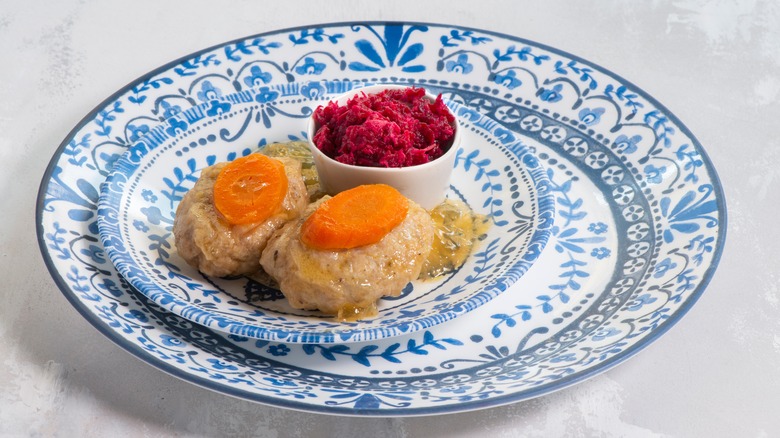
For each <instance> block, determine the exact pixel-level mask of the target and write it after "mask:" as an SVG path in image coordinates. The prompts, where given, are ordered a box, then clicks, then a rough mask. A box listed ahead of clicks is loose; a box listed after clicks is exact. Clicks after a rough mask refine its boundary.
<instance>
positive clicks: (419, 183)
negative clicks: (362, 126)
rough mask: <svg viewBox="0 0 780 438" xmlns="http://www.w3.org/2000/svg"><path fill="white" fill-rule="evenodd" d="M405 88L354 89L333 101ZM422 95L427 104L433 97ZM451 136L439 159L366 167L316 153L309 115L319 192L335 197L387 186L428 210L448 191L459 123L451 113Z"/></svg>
mask: <svg viewBox="0 0 780 438" xmlns="http://www.w3.org/2000/svg"><path fill="white" fill-rule="evenodd" d="M409 87H410V86H407V85H372V86H368V87H363V88H358V89H355V90H352V91H349V92H347V93H345V94H342V95H341V96H339V97H338V98H336V99H334V100H333V101H335V102H336V103H338V104H339V105H345V104H346V103H347V101H348V100H349V99H351V98H352V97H354V96H355V95H357V94H359V93H365V94H367V95H368V94H377V93H380V92H381V91H383V90H392V89H404V88H409ZM425 96H426V98H427V99H429V100H430V101H431V102H433V101H435V100H436V96H434V95H433V94H431V93H428V92H427V91H426V93H425ZM450 113H451V114H452V115H453V117H455V136H454V138H453V141H452V145H451V146H450V147H449V149H447V150H446V151H445V152H444V154H443V155H442V156H440V157H439V158H436V159H435V160H433V161H429V162H428V163H425V164H418V165H416V166H409V167H393V168H386V167H366V166H355V165H351V164H344V163H340V162H338V161H336V160H334V159H332V158H330V157H328V156H327V155H325V154H324V153H322V151H320V150H319V149H318V148H317V146H316V145H315V144H314V134H315V133H316V132H317V129H318V128H319V126H318V125H317V123H315V121H314V116H313V114H312V116H311V117H309V126H308V137H309V148H310V149H311V153H312V155H314V164H315V166H316V167H317V174H318V175H319V179H320V186H321V187H322V190H323V191H324V192H325V193H327V194H329V195H335V194H337V193H340V192H342V191H344V190H348V189H351V188H354V187H357V186H360V185H363V184H387V185H389V186H392V187H395V188H396V189H397V190H398V191H399V192H401V193H402V194H403V195H404V196H406V197H407V198H409V199H411V200H412V201H414V202H416V203H418V204H420V206H422V207H423V208H425V209H427V210H430V209H432V208H434V207H436V206H437V205H439V204H440V203H441V202H443V201H444V199H445V197H446V195H447V191H449V188H450V175H451V174H452V169H453V166H454V164H455V153H456V151H457V149H458V147H459V146H460V137H461V136H460V133H461V129H460V124H459V122H458V118H457V117H456V116H455V113H453V112H452V111H450Z"/></svg>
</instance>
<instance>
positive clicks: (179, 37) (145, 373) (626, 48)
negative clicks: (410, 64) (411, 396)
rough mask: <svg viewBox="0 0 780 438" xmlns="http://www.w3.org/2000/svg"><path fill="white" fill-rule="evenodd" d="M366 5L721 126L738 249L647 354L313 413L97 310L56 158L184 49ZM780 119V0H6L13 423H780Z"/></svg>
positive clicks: (395, 432) (706, 133)
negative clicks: (414, 401)
mask: <svg viewBox="0 0 780 438" xmlns="http://www.w3.org/2000/svg"><path fill="white" fill-rule="evenodd" d="M324 5H327V9H325V6H324ZM323 9H325V10H323ZM350 20H411V21H429V22H438V23H446V24H454V25H463V26H469V27H476V28H482V29H488V30H493V31H497V32H502V33H506V34H512V35H516V36H519V37H523V38H526V39H530V40H533V41H537V42H540V43H543V44H546V45H550V46H553V47H556V48H559V49H562V50H565V51H567V52H570V53H573V54H575V55H578V56H580V57H582V58H584V59H587V60H590V61H592V62H594V63H596V64H598V65H600V66H602V67H605V68H607V69H609V70H611V71H614V72H616V73H618V74H620V75H621V76H623V77H624V78H626V79H628V80H629V81H631V82H633V83H635V84H637V85H638V86H639V87H640V88H642V89H644V90H645V91H646V92H648V93H649V94H650V95H652V96H653V97H655V98H656V99H658V100H659V101H660V102H662V103H663V104H664V105H665V106H666V107H667V108H669V109H670V111H672V112H673V113H675V114H676V115H677V116H678V117H679V118H680V119H681V120H682V121H683V122H684V123H685V124H686V125H687V126H688V128H690V130H691V131H692V132H693V133H694V135H696V136H697V138H698V139H699V140H700V142H701V143H702V144H703V145H704V147H705V149H706V150H707V152H708V153H709V155H710V158H711V159H712V161H713V162H714V164H715V167H716V168H717V170H718V171H719V173H720V177H721V179H722V182H723V186H724V189H725V192H726V196H727V202H728V208H729V230H728V240H727V244H726V250H725V253H724V255H723V258H722V261H721V264H720V268H719V270H718V272H717V273H716V275H715V278H714V279H713V281H712V283H711V284H710V287H709V288H708V290H707V291H706V292H705V294H704V296H703V297H702V299H701V300H700V301H699V302H698V303H697V305H696V306H695V307H694V308H693V310H692V311H691V312H690V313H689V314H688V315H687V316H686V317H685V318H684V319H683V320H682V321H681V322H680V323H679V324H678V325H676V326H675V327H674V328H673V329H672V330H671V331H670V332H669V333H667V334H666V335H665V336H663V337H662V338H661V339H660V340H659V341H657V342H656V343H654V344H653V345H651V346H650V347H649V348H647V349H646V350H645V351H644V352H642V353H641V354H640V355H638V356H637V357H635V358H633V359H631V360H630V361H628V362H627V363H625V364H622V365H621V366H619V367H617V368H615V369H613V370H611V371H609V372H607V373H605V374H603V375H601V376H599V377H596V378H593V379H591V380H589V381H587V382H585V383H582V384H579V385H577V386H574V387H572V388H569V389H566V390H563V391H560V392H557V393H554V394H551V395H548V396H546V397H542V398H539V399H535V400H531V401H528V402H525V403H518V404H514V405H510V406H505V407H501V408H494V409H489V410H485V411H480V412H472V413H464V414H457V415H450V416H438V417H429V418H406V419H361V418H339V417H329V416H322V415H314V414H304V413H296V412H292V411H285V410H281V409H277V408H271V407H265V406H261V405H257V404H252V403H249V402H244V401H241V400H236V399H232V398H229V397H226V396H223V395H220V394H216V393H212V392H210V391H207V390H205V389H201V388H198V387H195V386H193V385H190V384H188V383H184V382H182V381H179V380H178V379H175V378H173V377H170V376H168V375H166V374H163V373H162V372H160V371H158V370H156V369H154V368H153V367H151V366H149V365H147V364H145V363H142V362H141V361H139V360H136V359H135V358H133V357H132V356H131V355H130V354H127V353H126V352H124V351H123V350H121V349H120V348H118V347H117V346H115V345H114V344H112V343H111V342H110V341H108V340H107V339H106V338H104V337H103V336H102V335H101V334H100V333H99V332H98V331H97V330H95V329H94V328H93V327H92V326H90V325H89V324H88V323H87V322H86V321H84V320H83V319H82V318H81V317H80V315H79V314H78V313H77V312H76V311H75V310H74V309H73V308H72V307H70V305H69V304H68V303H67V301H66V300H65V298H64V297H63V296H62V294H61V293H60V292H59V290H58V289H57V287H56V286H55V285H54V282H53V281H52V280H51V279H50V278H49V276H48V274H47V273H46V269H45V267H44V264H43V261H42V258H41V256H40V254H39V250H38V246H37V244H36V235H35V225H34V210H35V198H36V193H37V189H38V185H39V183H40V179H41V176H42V175H43V172H44V169H45V167H46V165H47V163H48V161H49V159H50V157H51V155H52V154H53V152H54V151H55V149H56V148H57V146H58V145H59V143H60V141H62V139H63V138H64V137H65V135H66V134H67V133H68V131H69V130H70V129H71V128H72V127H73V126H74V125H75V124H76V123H78V121H79V120H81V118H82V117H83V116H84V115H85V114H86V113H88V112H89V111H90V110H91V109H92V108H93V107H94V106H95V105H96V104H97V103H99V102H100V101H101V100H102V99H103V98H105V97H106V96H108V95H110V94H111V93H113V92H114V91H115V90H117V89H118V88H120V87H122V86H123V85H125V84H126V83H128V82H130V81H131V80H133V79H134V78H136V77H138V76H140V75H141V74H143V73H146V72H147V71H149V70H152V69H153V68H156V67H157V66H159V65H161V64H164V63H166V62H167V61H170V60H172V59H175V58H178V57H179V56H181V55H184V54H187V53H190V52H193V51H195V50H198V49H201V48H204V47H207V46H211V45H214V44H218V43H221V42H223V41H227V40H231V39H235V38H239V37H242V36H246V35H250V34H255V33H259V32H265V31H271V30H275V29H281V28H286V27H291V26H299V25H306V24H317V23H324V22H336V21H350ZM778 120H780V3H777V2H775V1H773V0H745V1H738V0H714V1H705V0H678V1H668V0H655V1H652V2H635V1H630V0H626V1H618V0H608V1H577V2H573V1H572V2H569V1H490V0H480V1H478V2H477V1H475V0H472V1H463V0H436V1H427V2H422V1H419V0H392V1H383V2H380V1H358V0H352V1H345V0H341V1H331V2H319V1H304V0H284V1H277V2H270V1H266V2H253V1H238V0H231V1H225V2H219V3H217V2H207V1H202V0H198V1H166V2H159V1H151V0H142V1H133V2H119V1H111V2H108V1H106V2H98V1H94V0H61V1H57V2H44V1H22V0H0V166H2V172H0V212H2V216H1V217H2V219H0V220H1V221H2V222H1V223H2V227H0V278H2V280H3V285H2V286H1V287H0V302H1V303H2V305H0V361H1V363H2V366H0V435H2V436H8V435H10V436H130V435H132V436H221V435H243V436H247V435H258V436H269V437H277V436H278V437H282V436H306V437H308V436H376V437H406V436H426V437H436V436H442V437H444V436H446V437H455V436H472V435H477V434H479V435H483V436H488V435H489V436H491V437H515V436H528V437H554V436H607V437H612V436H615V437H622V436H631V437H655V436H674V437H684V436H691V437H699V436H724V437H725V436H748V437H769V436H777V433H778V431H780V416H779V415H778V414H777V410H778V408H780V293H778V283H780V256H779V255H778V249H777V247H778V243H780V231H778V230H779V229H780V228H779V227H778V226H777V217H778V216H779V215H780V207H779V206H778V205H780V194H778V192H780V170H778V169H780V128H779V126H780V124H779V123H780V122H778Z"/></svg>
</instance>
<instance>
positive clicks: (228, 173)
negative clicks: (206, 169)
mask: <svg viewBox="0 0 780 438" xmlns="http://www.w3.org/2000/svg"><path fill="white" fill-rule="evenodd" d="M286 194H287V174H286V173H285V172H284V164H282V163H281V162H280V161H279V160H274V159H273V158H270V157H267V156H265V155H261V154H251V155H247V156H245V157H241V158H237V159H236V160H234V161H232V162H230V163H228V164H227V165H226V166H225V167H224V168H223V169H222V170H221V171H220V172H219V175H218V176H217V180H216V181H215V183H214V206H215V207H216V208H217V210H218V211H219V212H220V213H221V214H222V216H224V217H225V219H227V221H228V222H230V223H231V224H234V225H239V224H250V223H255V222H261V221H264V220H266V219H268V218H269V217H271V216H272V215H273V214H274V213H276V212H277V211H278V210H279V206H280V205H281V204H282V201H284V197H285V195H286Z"/></svg>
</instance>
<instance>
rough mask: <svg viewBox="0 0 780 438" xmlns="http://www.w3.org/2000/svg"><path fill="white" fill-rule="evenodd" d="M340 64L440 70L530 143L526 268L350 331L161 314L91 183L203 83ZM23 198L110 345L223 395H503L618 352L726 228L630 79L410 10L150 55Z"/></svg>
mask: <svg viewBox="0 0 780 438" xmlns="http://www.w3.org/2000/svg"><path fill="white" fill-rule="evenodd" d="M344 79H348V80H350V81H354V82H360V83H371V82H399V83H410V84H418V85H422V86H425V87H426V88H429V87H430V88H435V89H436V90H437V91H442V92H444V93H445V94H446V95H447V97H448V99H449V100H450V101H452V102H455V103H457V104H459V105H461V106H462V107H464V108H468V109H470V110H472V112H473V114H479V115H480V117H485V118H486V119H489V120H490V121H492V122H493V123H495V124H496V127H497V128H496V129H498V127H500V128H501V129H502V130H503V131H502V132H504V133H505V135H506V136H511V137H513V138H515V139H516V140H517V141H519V142H521V143H522V144H523V145H525V147H527V148H528V149H529V150H530V151H532V152H533V154H534V155H535V156H536V157H537V158H538V159H539V160H540V161H541V162H542V164H543V165H544V167H546V168H547V169H548V170H547V173H548V177H549V179H550V181H551V183H550V189H551V191H552V192H553V193H554V196H555V210H556V215H555V224H554V226H553V228H552V236H551V238H550V242H549V244H548V248H547V250H545V251H544V252H543V253H542V254H541V256H540V257H539V259H538V260H537V261H536V263H535V265H534V266H533V269H530V270H529V271H528V272H527V273H526V274H525V275H524V276H523V277H522V278H521V279H519V280H518V281H517V282H515V284H513V285H512V286H511V287H510V288H509V289H508V290H507V291H506V292H504V293H502V294H500V295H498V296H497V297H495V298H494V299H492V300H491V301H490V302H488V303H486V304H484V305H483V306H480V307H479V308H477V309H474V310H473V311H471V312H468V313H466V314H464V315H461V316H459V317H458V318H455V319H453V320H451V321H448V322H445V323H442V324H439V325H437V326H434V327H430V328H427V329H424V330H420V331H418V332H415V333H411V334H407V335H403V336H398V337H394V338H388V339H383V340H378V341H366V342H358V343H350V344H343V343H333V344H322V343H318V344H296V343H290V342H285V341H280V342H271V341H267V340H262V339H252V338H249V337H246V336H240V335H229V334H224V332H221V331H215V330H211V329H209V328H206V327H204V326H202V325H199V324H194V323H192V322H191V321H189V320H187V319H185V318H182V317H180V316H178V315H176V314H174V313H171V312H168V311H167V310H165V309H163V308H161V307H160V306H159V305H157V304H156V303H154V302H153V301H151V300H149V299H147V298H146V297H145V296H144V295H143V294H142V293H140V292H138V291H137V290H135V289H134V288H133V287H131V286H130V285H129V284H128V283H127V282H126V281H125V280H124V278H123V277H121V276H120V275H118V274H117V272H116V270H115V269H114V267H113V265H112V264H111V262H110V261H109V260H108V258H107V257H106V254H105V251H104V249H103V246H102V245H101V243H100V240H99V235H98V229H97V222H96V220H97V202H98V196H99V195H98V189H99V187H100V184H101V183H103V182H104V181H105V180H106V177H107V176H108V174H109V172H110V171H111V169H112V168H113V167H114V164H115V163H116V161H117V159H119V157H120V156H121V155H122V154H124V153H125V152H126V151H127V149H128V147H129V145H130V144H132V143H135V142H136V141H137V140H139V139H140V138H141V137H143V136H144V135H147V134H149V133H150V132H151V128H152V127H154V126H156V125H159V124H160V123H164V124H166V125H167V126H174V125H176V124H181V123H188V122H187V120H186V118H184V117H183V115H184V114H185V112H184V111H186V110H187V109H190V108H193V107H196V106H198V105H200V104H208V103H209V102H210V101H212V100H213V97H214V96H216V97H217V98H219V97H221V96H230V95H235V94H236V93H240V92H243V91H246V90H248V89H249V88H253V89H257V90H258V93H259V94H258V95H260V96H265V97H263V98H261V100H263V99H269V100H268V101H266V102H258V103H263V104H265V106H264V107H263V108H265V114H266V115H267V114H268V111H276V110H275V109H274V107H273V106H271V105H269V103H272V102H275V101H276V100H277V99H279V97H278V96H276V97H274V94H273V91H274V90H276V89H277V88H274V87H282V86H284V85H287V84H313V83H317V82H318V81H325V82H335V81H343V80H344ZM323 91H324V90H322V89H319V88H318V87H316V86H315V87H313V88H310V89H309V91H303V90H301V91H300V94H302V96H304V97H302V98H304V99H305V98H308V99H316V98H317V96H319V95H320V94H321V93H322V92H323ZM256 114H259V116H257V115H256V117H259V120H260V123H265V120H269V121H272V120H275V119H273V118H268V119H266V116H265V115H264V113H263V111H257V112H256ZM206 142H208V138H207V139H206ZM201 146H203V145H201V144H200V143H198V146H197V147H201ZM157 196H158V197H159V195H157ZM37 207H38V208H37V213H38V215H37V221H38V236H39V244H40V247H41V251H42V253H43V255H44V258H45V260H46V263H47V265H48V266H49V269H50V271H51V274H52V276H53V277H54V279H55V281H56V283H57V285H58V286H59V287H60V288H61V290H62V291H63V293H64V294H65V296H66V297H67V298H68V299H69V300H70V302H71V303H72V304H73V305H74V307H75V308H76V309H77V310H78V311H79V312H81V314H82V315H83V316H84V317H85V318H86V319H87V320H88V321H89V322H90V323H92V324H93V325H94V326H95V327H96V328H97V329H98V330H100V331H101V332H102V333H104V334H105V335H106V336H108V337H109V338H110V339H112V340H113V341H114V342H116V343H117V344H118V345H120V346H121V347H122V348H124V349H126V350H128V351H129V352H131V353H132V354H134V355H136V356H138V357H139V358H141V359H143V360H145V361H146V362H148V363H150V364H152V365H153V366H156V367H158V368H160V369H163V370H165V371H166V372H168V373H170V374H173V375H175V376H178V377H180V378H182V379H185V380H187V381H190V382H193V383H196V384H198V385H201V386H204V387H207V388H211V389H213V390H215V391H219V392H222V393H225V394H230V395H233V396H237V397H241V398H244V399H247V400H253V401H258V402H262V403H267V404H271V405H275V406H280V407H288V408H294V409H300V410H306V411H313V412H323V413H331V414H344V415H366V416H403V415H424V414H435V413H452V412H459V411H464V410H472V409H479V408H485V407H489V406H496V405H501V404H506V403H511V402H516V401H520V400H525V399H528V398H531V397H535V396H539V395H542V394H546V393H549V392H551V391H554V390H557V389H561V388H564V387H566V386H569V385H572V384H575V383H577V382H580V381H582V380H583V379H585V378H588V377H591V376H593V375H595V374H597V373H599V372H602V371H604V370H607V369H609V368H610V367H612V366H614V365H616V364H618V363H621V362H622V361H624V360H625V359H627V358H629V357H632V356H633V355H634V354H635V353H636V352H638V351H640V350H641V349H642V348H644V347H645V346H647V345H648V344H649V343H650V342H652V341H654V340H655V339H657V338H658V337H659V336H660V335H662V334H663V333H665V332H666V330H668V329H669V328H670V327H671V326H673V325H674V324H675V323H676V322H677V321H679V319H680V318H681V317H682V316H683V315H684V314H685V313H686V312H687V311H688V310H689V309H690V308H691V307H692V306H693V304H694V303H695V302H696V300H697V299H698V298H699V297H700V296H701V295H702V293H703V292H704V289H705V287H706V285H707V283H708V282H709V281H710V279H711V278H712V276H713V273H714V271H715V268H716V266H717V262H718V260H719V259H720V256H721V253H722V251H723V242H724V239H725V233H726V228H725V226H726V207H725V201H724V198H723V193H722V189H721V186H720V183H719V181H718V178H717V175H716V172H715V169H714V168H713V167H712V164H711V163H710V161H709V159H708V158H707V156H706V154H705V152H704V150H703V148H702V146H701V145H700V144H699V143H698V141H697V140H696V139H695V138H694V137H693V136H692V134H691V133H690V132H689V131H688V130H687V129H686V128H685V126H684V125H682V123H681V122H680V121H679V120H677V119H676V117H674V116H673V115H672V114H671V113H670V112H669V111H668V110H667V109H666V108H664V107H663V106H662V105H661V104H659V103H658V102H656V101H655V100H654V99H652V98H651V97H649V96H648V95H647V94H646V93H644V92H642V91H641V90H640V89H638V88H637V87H636V86H634V85H632V84H630V83H628V82H627V81H625V80H624V79H622V78H620V77H618V76H616V75H614V74H612V73H610V72H608V71H606V70H604V69H602V68H599V67H598V66H595V65H593V64H591V63H589V62H587V61H585V60H582V59H579V58H577V57H574V56H572V55H569V54H566V53H563V52H561V51H558V50H555V49H552V48H549V47H545V46H542V45H539V44H536V43H533V42H529V41H525V40H522V39H519V38H515V37H511V36H506V35H500V34H496V33H492V32H487V31H482V30H476V29H466V28H460V27H452V26H445V25H431V24H418V23H352V24H333V25H323V26H313V27H302V28H296V29H288V30H283V31H278V32H272V33H268V34H264V35H258V36H253V37H249V38H247V39H243V40H239V41H233V42H230V43H227V44H224V45H221V46H218V47H215V48H211V49H207V50H204V51H202V52H199V53H196V54H193V55H190V56H187V57H185V58H182V59H180V60H177V61H175V62H172V63H171V64H168V65H166V66H163V67H161V68H159V69H157V70H155V71H153V72H151V73H149V74H148V75H146V76H144V77H142V78H140V79H139V80H137V81H135V82H134V83H132V84H131V85H130V86H128V87H126V88H124V89H122V90H120V91H119V92H117V93H116V94H115V95H113V96H111V97H110V98H109V99H108V100H106V101H105V103H103V104H101V105H100V107H98V108H96V109H95V110H94V111H93V112H92V113H90V114H89V115H88V116H87V117H86V118H85V119H84V120H83V122H82V123H80V124H79V125H78V126H77V127H76V128H75V129H74V130H73V132H71V133H70V134H69V135H68V137H67V138H66V139H65V141H64V142H63V144H62V145H61V147H60V148H59V150H58V151H57V153H56V154H55V156H54V158H53V159H52V161H51V164H50V166H49V168H48V170H47V172H46V174H45V175H44V178H43V181H42V184H41V190H40V193H39V198H38V206H37ZM505 207H506V206H505Z"/></svg>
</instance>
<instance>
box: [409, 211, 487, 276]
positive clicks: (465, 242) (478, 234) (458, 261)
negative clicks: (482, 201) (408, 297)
mask: <svg viewBox="0 0 780 438" xmlns="http://www.w3.org/2000/svg"><path fill="white" fill-rule="evenodd" d="M430 213H431V218H433V222H434V224H435V225H436V228H435V230H434V237H433V248H431V252H430V254H429V255H428V258H427V259H426V261H425V264H424V265H423V268H422V271H421V272H420V277H419V278H420V279H421V280H427V279H432V278H436V277H440V276H442V275H446V274H448V273H450V272H453V271H456V270H457V269H458V268H460V267H461V266H462V265H463V263H464V262H465V261H466V258H468V256H469V254H471V250H472V248H473V247H474V245H475V244H476V242H477V241H478V240H481V239H483V238H484V236H485V233H486V232H487V229H488V228H489V225H490V223H489V220H488V217H487V216H485V215H481V214H477V213H475V212H474V211H473V210H471V209H470V208H469V207H468V206H467V205H466V204H465V203H463V202H461V201H455V200H451V199H448V200H446V201H444V202H443V203H441V204H439V205H437V206H436V207H435V208H434V209H433V210H431V212H430Z"/></svg>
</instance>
